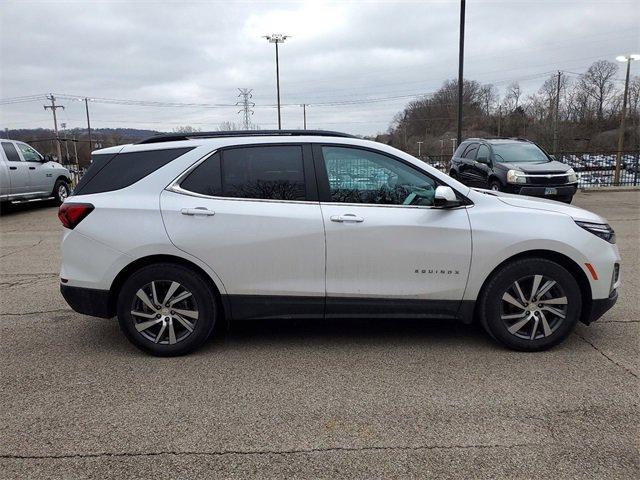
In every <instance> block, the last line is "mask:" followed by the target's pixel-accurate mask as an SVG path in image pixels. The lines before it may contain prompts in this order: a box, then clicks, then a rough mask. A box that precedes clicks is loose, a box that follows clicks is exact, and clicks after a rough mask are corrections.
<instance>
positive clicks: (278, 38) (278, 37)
mask: <svg viewBox="0 0 640 480" xmlns="http://www.w3.org/2000/svg"><path fill="white" fill-rule="evenodd" d="M289 36H290V35H282V34H280V33H274V34H273V35H265V36H264V38H266V39H267V40H268V41H269V43H275V45H276V89H277V92H278V130H282V119H281V116H280V61H279V59H278V44H279V43H284V41H285V40H286V39H287V38H289Z"/></svg>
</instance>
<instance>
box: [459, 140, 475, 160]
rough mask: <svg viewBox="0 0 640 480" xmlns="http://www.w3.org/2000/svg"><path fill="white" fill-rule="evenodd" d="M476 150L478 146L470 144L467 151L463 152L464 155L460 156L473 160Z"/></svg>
mask: <svg viewBox="0 0 640 480" xmlns="http://www.w3.org/2000/svg"><path fill="white" fill-rule="evenodd" d="M477 150H478V144H477V143H472V144H471V145H469V146H468V147H467V149H466V150H465V151H464V153H463V154H462V156H463V157H464V158H470V159H472V160H473V159H474V158H476V151H477Z"/></svg>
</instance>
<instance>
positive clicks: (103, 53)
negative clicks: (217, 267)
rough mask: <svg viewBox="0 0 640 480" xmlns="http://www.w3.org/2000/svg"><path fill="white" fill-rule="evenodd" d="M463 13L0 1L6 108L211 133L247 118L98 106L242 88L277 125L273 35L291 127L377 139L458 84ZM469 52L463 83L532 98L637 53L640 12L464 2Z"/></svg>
mask: <svg viewBox="0 0 640 480" xmlns="http://www.w3.org/2000/svg"><path fill="white" fill-rule="evenodd" d="M459 3H460V2H459V1H419V2H418V1H414V2H374V1H369V2H363V1H349V2H322V1H308V2H267V1H262V2H231V1H225V2H212V1H173V2H170V1H166V2H165V1H144V0H137V1H100V2H97V1H96V2H94V1H89V0H86V1H67V2H63V1H52V2H50V1H28V0H21V1H4V0H0V44H1V45H0V48H1V50H0V54H1V58H0V60H1V69H0V76H1V79H0V98H2V99H6V98H13V97H22V96H30V95H38V94H45V93H49V92H53V93H57V94H64V95H70V96H80V97H84V96H87V97H91V98H95V99H96V101H93V102H91V103H90V109H91V121H92V126H95V127H131V128H150V129H157V130H171V129H173V128H175V127H176V126H179V125H192V126H194V127H197V128H200V129H202V130H212V129H217V127H218V125H219V124H220V123H221V122H223V121H230V122H236V123H241V116H240V115H239V114H238V113H237V111H238V108H236V107H221V108H206V107H203V106H197V107H177V106H174V107H169V106H163V107H159V106H132V105H120V104H109V103H104V101H103V100H101V99H125V100H145V101H154V102H174V103H197V104H209V105H211V104H222V105H229V104H234V103H235V102H236V101H237V100H238V99H237V98H236V97H237V95H238V91H237V88H238V87H243V88H251V89H253V99H252V100H253V101H254V102H255V103H256V107H255V108H254V111H255V115H254V116H253V121H254V122H255V123H256V124H258V125H259V126H260V127H261V128H275V127H276V126H277V124H276V122H277V116H276V109H275V108H274V107H273V105H274V104H275V102H276V98H275V61H274V47H273V45H272V44H269V43H267V41H266V40H265V39H263V38H261V36H262V35H267V34H271V33H284V34H288V35H291V38H290V39H288V40H287V41H286V43H285V44H284V45H282V46H281V49H280V75H281V92H282V103H283V104H284V105H285V106H284V107H283V110H282V115H283V128H300V127H301V126H302V108H301V107H300V106H298V105H299V104H301V103H307V104H310V106H309V107H308V108H307V118H308V128H324V129H333V130H342V131H347V132H351V133H356V134H371V133H376V132H379V131H385V130H386V129H387V127H388V126H389V123H390V122H391V120H392V118H393V115H394V114H395V113H396V112H398V111H399V110H401V109H402V107H403V106H404V105H405V104H406V103H407V102H408V101H410V100H411V98H412V97H411V96H412V95H418V94H426V93H428V92H432V91H434V90H435V89H437V88H438V87H439V86H440V85H441V84H442V82H443V81H444V80H445V79H448V78H455V77H456V75H457V63H458V18H459V17H458V15H459ZM465 45H466V49H465V78H469V79H475V80H478V81H480V82H482V83H494V84H495V85H496V86H497V87H499V88H501V89H502V88H504V87H505V86H506V84H508V83H509V82H510V81H512V80H519V81H520V84H521V86H522V87H523V89H524V90H525V91H532V90H534V89H536V88H537V87H538V86H539V85H540V84H541V83H542V81H543V80H544V77H545V76H546V74H547V73H548V72H552V71H554V70H557V69H562V70H567V71H570V72H582V71H584V70H585V69H586V68H587V67H588V66H589V65H590V64H591V63H592V62H593V61H595V60H598V59H609V60H613V59H614V58H615V56H616V55H619V54H621V53H627V52H631V51H639V50H640V0H630V1H611V0H609V1H588V0H583V1H551V0H549V1H543V0H538V1H519V0H508V1H500V2H498V1H493V2H486V1H480V0H468V1H467V26H466V43H465ZM637 63H638V64H639V65H634V66H633V67H632V69H633V70H635V72H634V73H635V74H640V62H637ZM618 77H619V78H622V77H623V72H622V70H621V71H620V72H619V75H618ZM389 97H396V98H392V99H389ZM367 100H374V101H372V102H369V103H364V101H367ZM345 101H347V102H351V104H349V105H335V103H336V102H338V103H339V102H345ZM361 101H363V102H361ZM331 102H333V103H334V105H326V104H327V103H331ZM60 103H61V104H62V105H64V106H65V107H66V109H65V110H64V111H59V121H60V122H64V123H66V124H67V127H68V128H73V127H84V126H85V117H84V104H83V103H82V102H78V101H73V100H71V99H61V100H60ZM323 104H325V105H323ZM42 105H43V100H41V99H36V100H34V101H28V102H21V103H14V104H10V105H0V128H3V129H4V128H7V127H8V128H31V127H48V128H50V127H51V125H52V119H51V113H50V112H49V111H44V109H43V108H42Z"/></svg>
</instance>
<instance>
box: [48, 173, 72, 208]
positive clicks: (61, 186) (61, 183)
mask: <svg viewBox="0 0 640 480" xmlns="http://www.w3.org/2000/svg"><path fill="white" fill-rule="evenodd" d="M63 191H64V192H65V193H63ZM70 193H71V187H69V183H68V182H67V181H66V180H63V179H62V178H59V179H58V180H56V184H55V185H54V186H53V192H52V194H53V197H54V198H55V199H56V202H57V203H58V204H61V203H62V202H64V199H65V198H67V197H68V196H69V194H70Z"/></svg>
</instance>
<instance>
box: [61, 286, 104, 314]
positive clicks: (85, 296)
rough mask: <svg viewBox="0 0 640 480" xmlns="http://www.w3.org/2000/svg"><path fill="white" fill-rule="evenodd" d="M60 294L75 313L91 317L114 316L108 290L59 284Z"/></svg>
mask: <svg viewBox="0 0 640 480" xmlns="http://www.w3.org/2000/svg"><path fill="white" fill-rule="evenodd" d="M60 293H61V294H62V296H63V297H64V299H65V300H66V302H67V303H68V304H69V306H70V307H71V308H73V309H74V310H75V311H76V312H78V313H82V314H83V315H90V316H92V317H101V318H111V317H113V316H114V315H115V312H114V311H113V308H112V307H111V305H110V301H109V291H108V290H96V289H93V288H82V287H71V286H69V285H63V284H60Z"/></svg>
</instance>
